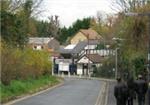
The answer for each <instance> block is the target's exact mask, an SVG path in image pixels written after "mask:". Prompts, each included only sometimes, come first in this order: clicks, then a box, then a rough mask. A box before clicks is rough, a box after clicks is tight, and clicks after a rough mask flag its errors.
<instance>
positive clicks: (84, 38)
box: [70, 31, 87, 44]
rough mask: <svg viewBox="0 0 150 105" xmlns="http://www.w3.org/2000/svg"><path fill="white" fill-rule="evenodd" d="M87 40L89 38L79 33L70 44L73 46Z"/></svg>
mask: <svg viewBox="0 0 150 105" xmlns="http://www.w3.org/2000/svg"><path fill="white" fill-rule="evenodd" d="M84 40H87V37H86V36H85V35H84V34H83V33H82V32H80V31H79V32H78V33H77V34H75V36H74V37H73V38H72V39H71V41H70V43H71V44H77V43H79V42H80V41H84Z"/></svg>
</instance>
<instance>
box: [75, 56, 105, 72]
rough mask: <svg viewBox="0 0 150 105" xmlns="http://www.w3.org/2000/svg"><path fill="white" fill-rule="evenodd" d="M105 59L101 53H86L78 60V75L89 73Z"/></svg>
mask: <svg viewBox="0 0 150 105" xmlns="http://www.w3.org/2000/svg"><path fill="white" fill-rule="evenodd" d="M103 60H104V57H101V56H100V55H99V54H86V55H84V56H82V57H81V58H80V59H79V60H78V61H77V75H89V74H92V72H93V69H94V68H93V67H99V66H100V65H101V64H102V62H103Z"/></svg>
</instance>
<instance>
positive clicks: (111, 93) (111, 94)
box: [107, 82, 148, 105]
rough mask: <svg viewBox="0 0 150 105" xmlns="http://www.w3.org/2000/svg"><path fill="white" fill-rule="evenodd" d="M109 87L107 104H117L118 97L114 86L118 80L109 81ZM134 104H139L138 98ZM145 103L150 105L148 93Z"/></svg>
mask: <svg viewBox="0 0 150 105" xmlns="http://www.w3.org/2000/svg"><path fill="white" fill-rule="evenodd" d="M108 84H109V88H108V96H107V97H108V100H107V105H116V99H115V97H114V86H115V84H116V82H108ZM133 105H138V103H137V99H136V100H134V104H133ZM145 105H148V95H146V102H145Z"/></svg>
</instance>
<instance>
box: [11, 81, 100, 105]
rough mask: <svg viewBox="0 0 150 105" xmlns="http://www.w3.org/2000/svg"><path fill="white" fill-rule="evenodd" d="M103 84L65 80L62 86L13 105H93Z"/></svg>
mask: <svg viewBox="0 0 150 105" xmlns="http://www.w3.org/2000/svg"><path fill="white" fill-rule="evenodd" d="M102 84H103V82H102V81H99V80H88V79H87V80H86V79H75V78H74V79H73V78H72V79H71V78H65V83H64V85H62V86H60V87H58V88H55V89H53V90H49V91H46V92H44V93H41V94H39V95H36V96H33V97H30V98H27V99H25V100H22V101H20V102H17V103H15V104H13V105H95V103H96V101H97V98H98V95H99V92H100V89H101V87H102Z"/></svg>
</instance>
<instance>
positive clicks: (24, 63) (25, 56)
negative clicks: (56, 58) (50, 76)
mask: <svg viewBox="0 0 150 105" xmlns="http://www.w3.org/2000/svg"><path fill="white" fill-rule="evenodd" d="M1 49H2V54H1V59H2V62H1V63H2V70H1V81H2V83H3V84H5V85H9V84H10V82H11V80H14V79H23V80H24V79H27V78H29V77H31V78H38V77H39V76H41V75H44V74H47V73H51V72H50V70H51V62H50V61H49V59H48V58H49V54H48V53H47V52H45V51H34V50H32V49H23V50H21V49H18V48H11V47H8V46H7V47H6V46H5V47H2V48H1Z"/></svg>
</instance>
